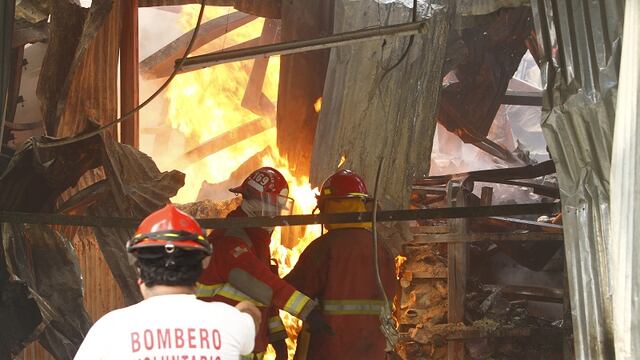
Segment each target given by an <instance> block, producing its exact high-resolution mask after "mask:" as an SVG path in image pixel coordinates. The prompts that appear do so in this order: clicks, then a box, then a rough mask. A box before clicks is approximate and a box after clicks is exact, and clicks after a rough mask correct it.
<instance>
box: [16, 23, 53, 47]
mask: <svg viewBox="0 0 640 360" xmlns="http://www.w3.org/2000/svg"><path fill="white" fill-rule="evenodd" d="M47 39H49V24H48V23H47V22H46V21H42V22H39V23H36V24H32V23H30V22H28V21H24V20H16V23H15V27H14V28H13V39H12V46H13V47H14V48H17V47H20V46H24V45H26V44H33V43H36V42H39V41H46V40H47Z"/></svg>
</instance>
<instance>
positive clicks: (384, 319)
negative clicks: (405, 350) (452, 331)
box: [371, 157, 400, 354]
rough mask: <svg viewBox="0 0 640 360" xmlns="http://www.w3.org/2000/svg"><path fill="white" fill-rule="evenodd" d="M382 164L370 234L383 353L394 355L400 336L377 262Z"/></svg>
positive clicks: (374, 189) (374, 192)
mask: <svg viewBox="0 0 640 360" xmlns="http://www.w3.org/2000/svg"><path fill="white" fill-rule="evenodd" d="M383 162H384V157H382V158H380V163H379V164H378V171H377V172H376V182H375V185H374V188H373V214H372V216H371V232H372V233H373V263H374V268H375V273H376V282H377V284H378V289H379V290H380V292H381V293H382V298H383V299H384V306H383V307H382V310H381V311H380V330H381V331H382V334H383V335H384V337H385V339H386V341H387V347H386V349H385V351H386V352H387V353H391V354H394V353H395V347H396V345H397V343H398V341H399V338H400V335H399V334H398V330H397V329H396V327H395V324H394V322H393V319H392V318H391V303H390V302H389V297H388V296H387V292H386V291H385V289H384V285H383V284H382V278H381V277H380V262H379V260H378V230H377V227H376V225H377V224H376V223H377V220H378V188H379V185H380V173H381V171H382V163H383Z"/></svg>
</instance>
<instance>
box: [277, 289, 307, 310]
mask: <svg viewBox="0 0 640 360" xmlns="http://www.w3.org/2000/svg"><path fill="white" fill-rule="evenodd" d="M309 301H311V299H309V298H308V297H307V296H306V295H305V294H303V293H301V292H300V291H298V290H295V291H294V292H293V294H292V295H291V297H289V300H287V303H286V304H284V308H283V309H282V310H284V311H286V312H288V313H289V314H291V315H298V314H300V312H301V311H302V309H303V308H304V306H305V305H306V304H307V303H308V302H309Z"/></svg>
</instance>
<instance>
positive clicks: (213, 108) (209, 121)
mask: <svg viewBox="0 0 640 360" xmlns="http://www.w3.org/2000/svg"><path fill="white" fill-rule="evenodd" d="M198 11H199V6H183V11H182V27H183V29H184V31H188V30H191V29H192V27H193V26H194V24H195V21H196V19H197V14H198ZM232 11H233V10H232V9H231V8H228V7H207V8H206V11H205V16H204V19H203V21H207V20H209V19H213V18H216V17H219V16H224V15H226V14H229V13H230V12H232ZM263 23H264V19H257V20H254V21H252V22H251V23H249V24H247V25H245V26H243V27H240V28H238V29H236V30H234V31H231V32H229V33H227V34H226V35H225V36H223V37H221V38H219V39H217V40H215V41H213V42H212V43H211V44H208V45H207V46H205V47H203V48H201V49H200V50H199V51H198V52H197V53H203V52H210V51H216V50H221V49H223V48H226V47H229V46H233V45H235V44H238V43H241V42H244V41H247V40H250V39H253V38H255V37H257V36H259V35H260V34H261V31H262V26H263ZM252 66H253V61H252V60H247V61H241V62H234V63H228V64H223V65H218V66H214V67H209V68H205V69H202V70H198V71H193V72H189V73H184V74H181V75H178V76H177V77H176V78H175V79H174V80H173V82H172V83H171V85H170V86H169V87H168V88H167V91H166V93H165V96H166V98H167V100H168V102H169V123H170V124H171V126H172V127H173V128H174V129H177V130H178V131H180V132H181V133H182V134H184V135H185V137H187V139H188V142H189V144H188V145H187V146H185V147H186V148H188V149H190V148H193V147H195V146H196V145H198V144H200V143H202V142H204V141H207V140H209V139H211V138H213V137H215V136H218V135H220V134H223V133H225V132H226V131H229V130H230V129H232V128H235V127H237V126H239V125H241V124H243V123H245V122H248V121H251V120H254V119H256V118H257V117H258V115H256V114H254V113H252V112H251V111H249V110H247V109H245V108H243V107H242V106H241V102H242V98H243V96H244V91H245V89H246V86H247V82H248V79H249V74H250V71H251V68H252ZM279 71H280V59H279V57H271V58H270V60H269V65H268V67H267V73H266V77H265V81H264V86H263V89H262V91H263V93H264V94H265V95H266V96H267V98H269V99H270V100H271V101H272V102H273V103H274V105H275V103H276V99H277V94H278V79H279ZM321 101H322V100H321V98H320V99H318V101H316V105H317V110H316V111H320V109H319V107H320V106H321ZM274 123H275V121H274ZM265 148H270V149H271V152H270V154H272V155H269V156H265V157H264V158H263V159H262V165H263V166H271V167H274V168H276V169H278V170H279V171H280V172H281V173H282V174H283V175H284V176H285V178H287V179H288V180H289V189H290V196H291V197H293V198H294V199H295V207H294V213H296V214H309V213H311V212H312V210H313V209H314V208H315V205H316V200H315V194H316V192H317V189H312V188H311V186H310V185H309V179H308V178H306V177H300V178H296V177H295V176H293V175H292V174H291V173H290V171H289V166H288V162H287V159H285V158H283V157H281V156H280V155H279V151H278V149H277V145H276V130H275V128H272V129H269V130H266V131H264V132H262V133H260V134H258V135H255V136H252V137H250V138H247V139H244V140H242V141H240V142H238V143H236V144H234V145H233V146H230V147H228V148H226V149H224V150H222V151H219V152H217V153H214V154H212V155H210V156H208V157H207V158H205V159H203V160H201V161H198V162H196V163H193V164H184V166H183V167H182V168H181V170H182V171H183V172H184V173H185V174H186V179H185V186H184V187H183V188H182V189H181V190H180V192H179V193H178V194H177V195H176V196H175V197H174V198H173V199H172V200H173V201H174V202H182V203H185V202H191V201H195V200H196V196H197V194H198V191H199V189H200V186H201V184H202V182H203V181H205V180H206V181H208V182H210V183H218V182H221V181H224V180H226V179H227V178H228V177H229V175H230V174H231V172H233V171H234V170H236V169H237V168H238V167H239V166H240V165H241V164H243V163H244V162H245V161H246V160H248V159H249V158H250V157H252V156H254V155H255V154H256V153H258V152H260V151H262V150H263V149H265ZM172 165H173V166H174V167H176V166H179V165H180V164H172ZM321 231H322V230H321V227H320V225H315V226H307V227H306V228H305V231H304V232H303V236H302V237H301V238H300V239H298V243H297V245H295V246H294V247H293V248H291V249H290V248H288V247H286V246H284V245H283V243H282V230H281V229H280V228H276V229H275V231H274V233H273V235H272V242H271V256H272V258H274V259H276V260H277V261H278V264H279V268H280V275H281V276H284V275H286V274H287V273H289V271H290V270H291V269H292V268H293V266H294V265H295V263H296V262H297V261H298V258H299V256H300V254H301V253H302V251H303V250H304V248H306V246H307V245H308V244H309V243H310V242H311V241H312V240H313V239H315V238H316V237H318V236H319V235H320V234H321ZM281 314H282V317H283V320H284V322H285V326H286V327H287V332H288V333H289V335H290V339H288V340H287V345H288V347H289V358H290V359H292V358H293V353H294V349H295V336H296V334H297V332H298V331H299V328H300V326H301V324H300V321H299V320H298V319H296V318H295V317H293V316H290V315H289V314H287V313H284V312H281ZM273 358H275V354H274V353H273V351H270V352H268V353H267V354H266V355H265V359H266V360H269V359H273Z"/></svg>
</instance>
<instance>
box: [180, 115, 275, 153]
mask: <svg viewBox="0 0 640 360" xmlns="http://www.w3.org/2000/svg"><path fill="white" fill-rule="evenodd" d="M274 126H275V121H274V120H273V119H272V118H268V117H266V118H258V119H255V120H252V121H249V122H246V123H244V124H242V125H239V126H237V127H235V128H233V129H231V130H229V131H227V132H224V133H222V134H220V135H218V136H216V137H213V138H211V139H209V140H207V141H205V142H204V143H202V144H200V145H198V146H196V147H195V148H193V149H191V150H189V151H187V152H185V153H184V154H182V156H181V158H178V159H176V160H175V161H176V162H180V161H187V162H192V163H193V162H196V161H199V160H202V159H204V158H206V157H207V156H210V155H212V154H215V153H216V152H218V151H221V150H224V149H226V148H228V147H229V146H232V145H234V144H237V143H238V142H240V141H242V140H246V139H248V138H250V137H252V136H255V135H258V134H260V133H262V132H264V131H266V130H269V129H271V128H273V127H274Z"/></svg>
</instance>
